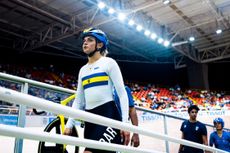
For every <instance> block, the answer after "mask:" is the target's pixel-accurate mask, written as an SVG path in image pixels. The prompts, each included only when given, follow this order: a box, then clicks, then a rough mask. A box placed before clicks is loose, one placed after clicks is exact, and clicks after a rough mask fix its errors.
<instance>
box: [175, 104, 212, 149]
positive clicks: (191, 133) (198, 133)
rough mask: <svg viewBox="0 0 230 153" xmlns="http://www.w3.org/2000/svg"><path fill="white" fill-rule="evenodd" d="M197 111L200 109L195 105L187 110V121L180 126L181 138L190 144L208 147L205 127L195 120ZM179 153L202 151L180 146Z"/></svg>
mask: <svg viewBox="0 0 230 153" xmlns="http://www.w3.org/2000/svg"><path fill="white" fill-rule="evenodd" d="M199 110H200V109H199V108H198V107H197V106H196V105H191V106H190V107H189V108H188V114H189V120H186V121H184V122H183V123H182V125H181V128H180V130H181V132H182V136H181V138H182V139H185V140H189V141H192V142H196V143H200V144H204V145H208V140H207V129H206V126H205V125H204V124H203V123H201V122H199V121H197V119H196V118H197V113H198V111H199ZM179 153H203V150H201V149H198V148H193V147H189V146H185V145H180V148H179ZM207 153H208V152H207Z"/></svg>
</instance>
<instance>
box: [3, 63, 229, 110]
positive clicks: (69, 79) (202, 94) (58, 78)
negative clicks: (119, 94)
mask: <svg viewBox="0 0 230 153" xmlns="http://www.w3.org/2000/svg"><path fill="white" fill-rule="evenodd" d="M0 72H4V73H7V74H12V75H16V76H20V77H24V78H28V79H32V80H36V81H40V82H45V83H48V84H52V85H57V86H61V87H65V88H69V89H73V90H76V87H77V78H76V77H77V76H73V75H70V74H65V73H63V72H60V71H57V70H56V69H55V68H54V66H53V65H49V67H47V68H44V67H35V66H34V67H33V68H30V67H28V68H27V67H23V66H20V65H17V66H14V65H9V64H6V65H0ZM126 84H127V85H128V86H129V87H130V89H131V91H132V95H133V97H134V99H135V104H136V105H137V106H141V107H145V108H148V109H153V110H160V111H178V110H179V111H187V108H188V107H189V106H190V105H191V104H196V105H198V106H199V108H201V110H220V109H230V96H228V95H225V93H224V92H216V91H207V90H195V89H186V90H182V89H181V88H180V86H179V85H176V86H175V87H171V88H170V87H168V88H165V87H158V86H156V85H153V84H143V83H133V82H129V83H126ZM140 84H141V85H140ZM0 86H5V87H8V88H11V89H13V90H18V91H20V88H21V85H20V84H17V83H14V82H7V81H3V80H0ZM29 94H30V95H33V96H37V97H41V98H44V99H47V100H50V101H53V102H57V100H58V101H60V100H63V99H65V98H66V97H67V96H68V95H65V94H61V93H56V92H53V91H49V90H47V89H42V88H38V87H33V86H31V87H30V88H29ZM1 103H2V104H3V102H0V104H1ZM70 105H71V104H70Z"/></svg>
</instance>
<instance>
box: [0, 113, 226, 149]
mask: <svg viewBox="0 0 230 153" xmlns="http://www.w3.org/2000/svg"><path fill="white" fill-rule="evenodd" d="M222 112H223V111H222ZM222 112H220V113H218V112H217V113H216V114H211V115H210V116H198V120H199V121H202V122H204V123H207V124H212V121H213V119H214V118H216V117H221V118H223V119H224V121H225V127H226V128H228V129H230V111H229V110H226V111H225V113H222ZM200 113H201V112H200ZM202 113H203V112H202ZM138 114H139V116H138V117H139V122H140V126H141V127H143V128H145V129H150V130H152V131H154V132H159V133H162V134H163V133H164V125H163V119H162V118H161V117H156V115H155V117H154V116H150V117H148V118H143V116H141V115H140V114H141V112H139V113H138ZM147 116H148V115H147ZM34 117H36V116H34ZM40 118H41V117H40ZM31 121H32V120H30V121H29V122H31ZM181 123H182V121H180V120H177V119H172V118H167V127H168V128H167V130H168V135H169V136H173V137H177V138H180V136H181V132H180V130H179V129H180V125H181ZM27 125H28V126H29V128H30V129H31V130H33V131H42V130H43V129H44V126H45V125H43V126H40V127H33V122H31V123H27ZM34 125H35V124H34ZM207 129H208V136H209V134H210V133H211V132H212V131H213V128H211V127H207ZM80 131H81V132H80V133H79V134H80V137H82V129H80ZM140 139H141V145H140V148H145V149H153V150H155V151H162V152H165V151H166V148H165V141H163V140H159V139H154V138H151V137H147V136H142V135H140ZM37 147H38V141H32V140H24V143H23V153H36V152H37ZM178 147H179V144H176V143H171V142H169V150H170V153H176V152H177V151H178ZM82 150H83V148H82V149H81V150H80V152H82ZM13 152H14V138H11V137H4V136H0V153H13ZM71 152H73V147H69V153H71Z"/></svg>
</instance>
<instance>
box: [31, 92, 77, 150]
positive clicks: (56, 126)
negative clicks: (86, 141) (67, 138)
mask: <svg viewBox="0 0 230 153" xmlns="http://www.w3.org/2000/svg"><path fill="white" fill-rule="evenodd" d="M74 98H75V94H74V95H71V96H69V97H68V98H66V99H64V100H62V101H61V102H60V104H61V105H64V106H66V105H67V104H68V103H69V102H70V101H71V100H73V99H74ZM42 112H44V111H42ZM34 113H35V114H38V115H39V114H41V113H39V112H37V111H36V109H34ZM67 120H68V119H67V118H65V117H64V115H62V114H59V115H57V117H56V118H55V119H54V120H52V121H51V122H50V123H49V124H48V125H47V126H46V127H45V129H44V131H45V132H51V131H52V130H54V131H55V133H56V134H62V133H64V130H65V124H66V122H67ZM71 136H74V137H78V131H77V128H76V127H75V126H74V127H73V129H72V135H71ZM66 146H67V145H65V144H55V145H54V146H51V145H50V144H48V142H43V141H39V145H38V153H68V150H67V147H66ZM78 152H79V146H75V148H74V153H78Z"/></svg>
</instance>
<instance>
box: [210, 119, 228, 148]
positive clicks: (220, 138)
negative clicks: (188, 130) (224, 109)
mask: <svg viewBox="0 0 230 153" xmlns="http://www.w3.org/2000/svg"><path fill="white" fill-rule="evenodd" d="M213 124H214V127H215V128H216V131H214V132H212V133H211V134H210V139H209V145H210V146H213V145H215V147H216V148H218V149H221V150H224V151H228V152H230V133H229V132H227V131H224V130H223V128H224V120H223V119H222V118H219V117H218V118H215V119H214V120H213Z"/></svg>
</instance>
